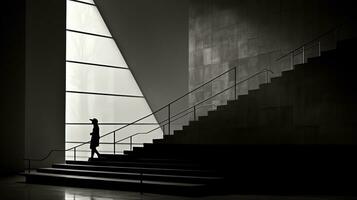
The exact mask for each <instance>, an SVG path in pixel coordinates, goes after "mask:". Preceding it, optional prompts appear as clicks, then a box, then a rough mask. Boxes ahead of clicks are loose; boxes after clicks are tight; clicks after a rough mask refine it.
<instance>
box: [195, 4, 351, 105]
mask: <svg viewBox="0 0 357 200" xmlns="http://www.w3.org/2000/svg"><path fill="white" fill-rule="evenodd" d="M350 5H351V3H350V2H348V1H337V0H328V1H322V0H312V1H283V0H258V1H244V0H212V1H207V0H190V11H189V88H190V89H193V88H195V87H197V86H198V85H200V84H202V83H203V82H206V81H208V80H209V79H211V78H213V77H215V76H217V75H219V74H220V73H222V72H224V71H227V70H228V69H229V68H231V67H238V69H237V79H238V80H242V79H245V78H246V77H247V76H250V75H252V74H253V73H255V72H258V71H260V70H262V69H264V68H267V67H269V68H270V69H272V70H273V71H274V72H275V74H276V75H279V74H280V72H281V71H284V70H287V69H288V67H289V66H290V65H289V62H290V60H283V61H282V62H280V63H277V62H276V59H277V58H278V57H279V56H281V55H283V54H284V53H287V52H288V51H290V50H292V49H293V48H296V47H298V46H299V45H301V44H303V43H304V42H307V41H310V40H312V39H314V38H315V37H317V36H319V35H320V34H322V33H324V32H326V31H328V30H330V29H331V28H333V27H335V26H337V25H338V24H340V23H344V22H345V21H346V19H353V18H352V16H353V15H355V14H354V11H353V10H352V7H350ZM346 23H349V22H346ZM351 24H353V22H351ZM354 33H355V30H354ZM351 35H353V31H352V32H351V30H347V31H345V32H338V33H334V34H331V36H330V37H329V38H326V39H325V40H326V41H323V42H322V43H323V44H324V46H322V47H321V48H322V50H326V49H332V48H335V42H336V40H338V39H343V38H349V37H351ZM317 52H318V51H317V47H316V46H315V47H313V48H311V49H310V50H309V51H307V52H306V53H307V54H309V56H310V57H312V56H316V55H317ZM299 59H301V58H299V57H296V60H295V62H299ZM233 81H234V76H233V75H232V74H231V75H228V76H223V77H222V78H221V79H220V80H218V81H216V82H215V83H213V84H211V85H209V86H207V87H205V88H204V89H202V90H200V91H198V92H197V93H196V94H194V95H191V97H190V99H189V104H190V105H192V104H193V103H195V102H198V101H200V100H203V99H204V98H205V97H208V96H210V95H211V94H215V93H217V92H219V91H221V90H222V89H223V88H227V86H228V85H231V84H233ZM264 81H265V78H264V77H263V76H260V77H257V78H256V79H254V80H251V81H249V82H247V83H244V84H241V85H239V87H238V89H237V90H238V91H237V92H238V94H246V93H247V91H248V90H250V89H257V88H258V85H259V84H260V83H263V82H264ZM232 95H233V93H232V92H230V93H228V92H227V93H225V94H224V95H220V96H219V97H217V98H215V99H214V100H212V101H210V102H209V103H208V104H214V105H220V104H224V103H225V102H226V100H227V99H229V98H230V99H232V98H233V96H232Z"/></svg>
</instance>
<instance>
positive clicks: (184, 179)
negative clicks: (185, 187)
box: [37, 168, 223, 183]
mask: <svg viewBox="0 0 357 200" xmlns="http://www.w3.org/2000/svg"><path fill="white" fill-rule="evenodd" d="M37 172H40V173H51V174H63V175H76V176H90V177H103V178H117V179H130V180H151V181H165V182H177V183H210V182H214V181H220V180H222V179H223V177H216V176H184V175H169V174H154V173H142V172H140V171H137V172H135V173H133V172H131V173H130V172H108V171H98V170H78V169H61V168H40V169H37Z"/></svg>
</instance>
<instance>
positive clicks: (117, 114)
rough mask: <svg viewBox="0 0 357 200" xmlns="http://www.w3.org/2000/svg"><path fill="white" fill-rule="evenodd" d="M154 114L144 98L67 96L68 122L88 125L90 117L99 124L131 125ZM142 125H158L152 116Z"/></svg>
mask: <svg viewBox="0 0 357 200" xmlns="http://www.w3.org/2000/svg"><path fill="white" fill-rule="evenodd" d="M150 113H152V112H151V110H150V108H149V106H148V104H147V103H146V100H145V99H144V98H135V97H117V96H102V95H87V94H77V93H67V94H66V122H67V123H74V122H76V123H83V122H84V123H88V119H89V117H96V118H97V119H98V120H99V122H107V123H108V122H117V123H131V122H133V121H135V120H137V119H139V118H141V117H144V116H146V115H148V114H150ZM140 122H141V123H157V122H156V119H155V117H153V116H150V117H148V118H146V119H145V120H142V121H140Z"/></svg>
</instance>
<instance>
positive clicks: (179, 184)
mask: <svg viewBox="0 0 357 200" xmlns="http://www.w3.org/2000/svg"><path fill="white" fill-rule="evenodd" d="M22 175H24V176H42V177H59V178H70V179H82V180H92V181H95V180H97V181H110V182H117V183H137V184H140V182H141V181H140V180H133V179H119V178H103V177H91V176H78V175H64V174H52V173H42V172H31V173H28V172H25V173H22ZM142 183H143V184H151V185H167V186H183V187H195V186H196V187H197V186H204V185H206V184H201V183H182V182H167V181H148V180H142Z"/></svg>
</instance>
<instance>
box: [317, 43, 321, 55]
mask: <svg viewBox="0 0 357 200" xmlns="http://www.w3.org/2000/svg"><path fill="white" fill-rule="evenodd" d="M318 47H319V56H321V41H320V40H319V44H318Z"/></svg>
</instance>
